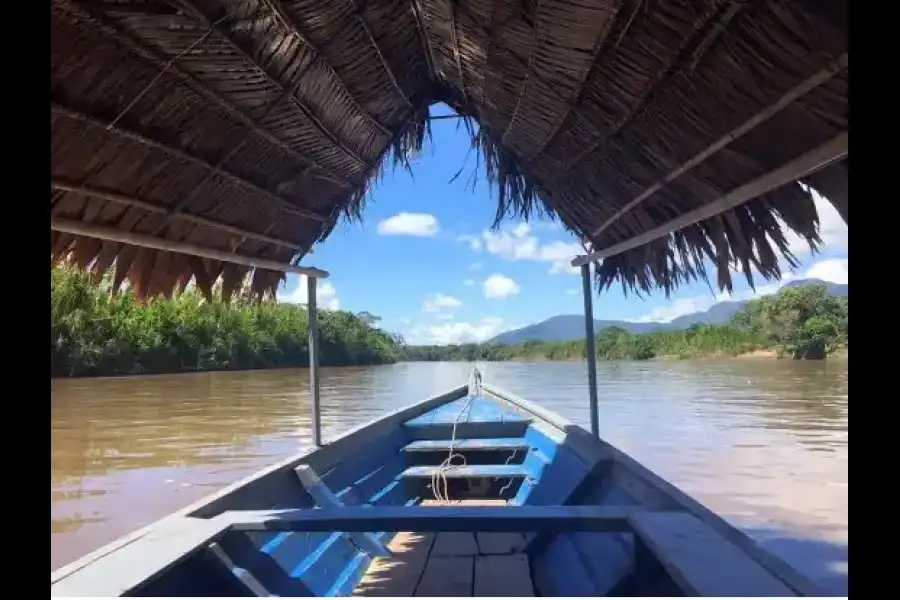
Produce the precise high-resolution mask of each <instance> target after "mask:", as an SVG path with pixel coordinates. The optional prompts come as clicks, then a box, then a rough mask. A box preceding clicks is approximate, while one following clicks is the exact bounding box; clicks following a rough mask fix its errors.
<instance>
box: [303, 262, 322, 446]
mask: <svg viewBox="0 0 900 600" xmlns="http://www.w3.org/2000/svg"><path fill="white" fill-rule="evenodd" d="M316 283H317V280H316V278H315V277H310V276H309V275H307V276H306V311H307V314H308V317H307V320H308V321H309V396H310V398H311V399H312V412H313V414H312V438H313V445H315V446H321V445H322V419H321V414H320V411H319V322H318V320H317V318H316V317H317V314H316V313H317V310H316Z"/></svg>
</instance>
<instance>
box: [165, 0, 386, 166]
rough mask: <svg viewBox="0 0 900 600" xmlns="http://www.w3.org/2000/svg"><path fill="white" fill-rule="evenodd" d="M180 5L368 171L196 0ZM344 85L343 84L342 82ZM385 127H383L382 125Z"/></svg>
mask: <svg viewBox="0 0 900 600" xmlns="http://www.w3.org/2000/svg"><path fill="white" fill-rule="evenodd" d="M179 5H180V6H184V7H185V8H186V9H187V11H188V12H189V13H190V15H191V16H192V17H194V18H195V19H197V20H198V21H200V23H202V25H203V26H204V27H208V28H212V29H213V30H214V31H215V32H216V33H217V34H219V36H220V37H221V38H222V39H223V40H224V41H225V43H226V44H228V46H230V47H231V49H232V50H234V52H235V53H237V54H238V55H240V56H241V58H243V59H244V60H246V61H247V63H248V64H250V65H251V66H252V67H253V68H254V69H255V70H256V71H257V72H258V73H259V74H260V75H262V76H263V77H265V78H266V79H268V80H269V81H270V82H271V83H272V85H274V86H275V87H277V88H278V89H279V90H280V91H282V92H288V93H287V94H286V96H287V98H288V99H289V100H290V101H291V102H292V103H293V104H294V106H295V107H296V109H297V110H298V111H299V112H300V114H302V115H303V117H304V118H305V119H306V120H308V121H309V122H310V123H311V124H312V126H313V127H314V128H315V129H317V130H318V131H319V133H321V134H322V135H323V136H324V137H325V139H327V140H328V142H329V143H330V144H332V145H334V146H335V147H336V148H339V149H340V150H341V152H343V153H344V154H345V155H347V156H348V157H349V158H351V159H352V160H353V161H354V162H356V163H357V164H358V165H359V166H361V167H363V169H364V170H366V171H368V170H369V169H370V168H371V167H372V166H371V165H370V164H369V163H368V162H366V161H365V160H364V159H363V158H362V157H361V156H359V155H358V154H357V153H356V152H355V151H354V150H352V149H350V148H347V147H346V146H345V145H344V143H343V142H341V141H340V140H339V139H338V138H337V136H336V135H335V134H334V133H333V132H332V131H331V130H329V129H328V127H326V126H325V124H324V123H322V122H321V121H320V120H319V119H318V117H316V115H314V114H313V112H312V111H311V110H310V108H309V107H308V106H306V104H304V103H303V102H301V101H300V99H299V98H297V96H296V95H295V94H294V90H291V89H289V88H286V87H285V86H284V85H282V83H281V82H280V81H277V80H276V79H275V78H274V77H272V76H271V75H269V73H268V72H267V71H266V70H265V69H263V68H262V67H261V66H260V64H259V63H258V62H256V60H255V59H254V58H253V57H252V56H251V55H250V54H249V53H248V52H247V51H246V50H244V48H243V47H242V46H241V45H240V44H238V43H237V41H235V39H234V38H233V37H231V35H229V34H228V32H226V31H223V28H222V27H221V26H220V25H216V24H215V23H214V22H212V21H210V19H209V18H208V17H207V16H206V15H205V14H204V13H203V12H202V11H200V9H198V8H197V7H196V5H195V0H181V1H180V2H179ZM342 85H343V84H342ZM363 114H365V115H366V117H367V118H368V119H372V116H371V115H369V114H368V113H365V112H363ZM382 129H383V127H382Z"/></svg>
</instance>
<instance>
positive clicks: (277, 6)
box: [262, 0, 409, 135]
mask: <svg viewBox="0 0 900 600" xmlns="http://www.w3.org/2000/svg"><path fill="white" fill-rule="evenodd" d="M262 2H263V4H265V5H266V8H268V9H269V10H271V11H272V14H274V15H275V16H276V17H277V18H278V20H280V21H281V23H282V25H284V27H285V28H286V29H287V30H288V31H290V33H291V35H292V36H293V37H294V38H296V39H297V40H299V41H300V43H301V44H303V45H304V46H306V47H307V48H309V49H310V50H312V52H313V54H315V55H316V57H315V59H316V60H318V61H319V62H320V63H322V64H323V65H324V66H325V68H326V69H328V70H329V71H331V74H332V75H333V76H334V78H335V80H336V81H337V82H338V83H340V85H341V87H343V88H344V92H345V93H346V94H347V97H348V98H350V100H351V101H352V102H353V104H354V106H355V107H356V109H357V110H358V111H359V112H360V114H363V115H365V118H366V119H367V120H368V121H369V122H371V123H372V125H374V126H375V127H377V128H378V129H379V131H381V133H382V134H384V135H390V134H391V132H390V130H388V128H387V127H385V126H384V125H382V124H381V123H379V122H378V120H377V119H375V117H373V116H372V115H370V114H369V113H367V112H366V111H365V110H364V109H363V107H362V106H360V104H359V102H357V101H356V99H355V98H354V97H353V94H352V93H350V88H348V87H347V84H345V83H344V81H343V80H342V79H341V77H340V76H339V75H338V74H337V71H335V70H334V68H333V67H332V66H331V65H330V64H328V61H327V60H325V58H324V57H323V55H322V53H323V51H324V50H325V49H326V48H328V47H329V46H330V43H327V44H325V46H324V47H323V48H316V46H315V45H314V44H313V43H312V42H311V41H310V39H309V37H307V36H306V35H305V34H304V33H303V32H302V31H300V27H299V25H297V22H296V21H295V20H294V19H293V18H292V17H291V16H290V15H288V13H287V12H286V11H285V9H284V8H283V7H282V6H281V0H262ZM353 9H354V16H355V17H356V18H357V19H359V18H360V17H359V14H358V12H359V11H362V10H365V4H364V5H363V7H362V8H359V7H357V6H355V5H354V6H353ZM363 27H365V28H366V33H367V34H368V35H369V39H371V40H372V43H373V44H375V39H374V38H372V34H371V33H369V29H368V27H366V24H365V22H363ZM338 37H339V36H337V35H336V36H334V38H332V40H335V39H338ZM375 50H376V51H377V52H378V57H379V58H380V59H381V62H382V64H384V65H385V67H387V63H385V62H384V57H382V56H381V52H380V51H379V50H378V46H377V45H375ZM310 62H312V61H310ZM388 76H389V77H390V78H391V81H392V82H393V83H394V85H395V86H396V87H397V89H398V90H400V86H399V85H398V84H397V81H396V80H395V79H394V74H393V73H392V72H391V71H390V69H388ZM400 94H401V96H402V97H403V100H404V101H406V103H407V104H409V100H407V98H406V96H405V95H403V91H402V90H400Z"/></svg>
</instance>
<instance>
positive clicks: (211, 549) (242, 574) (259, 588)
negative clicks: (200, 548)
mask: <svg viewBox="0 0 900 600" xmlns="http://www.w3.org/2000/svg"><path fill="white" fill-rule="evenodd" d="M206 551H207V553H208V554H209V556H210V557H211V558H212V559H213V562H215V563H216V564H217V565H219V567H220V568H221V569H222V570H223V571H226V572H227V573H228V574H229V575H232V576H234V578H235V579H236V580H237V582H238V583H239V584H240V586H241V587H242V588H243V589H244V590H245V591H247V592H249V593H250V595H252V596H261V597H268V596H274V594H272V593H270V592H269V590H267V589H266V587H265V586H264V585H263V584H262V583H260V582H259V580H258V579H257V578H256V577H254V576H253V574H252V573H251V572H250V571H248V570H246V569H242V568H241V567H238V566H237V565H235V564H234V561H232V560H231V558H230V557H229V556H228V554H226V553H225V550H224V549H223V548H222V546H220V545H219V543H218V542H213V543H212V544H210V545H209V546H207V548H206Z"/></svg>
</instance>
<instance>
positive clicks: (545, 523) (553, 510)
mask: <svg viewBox="0 0 900 600" xmlns="http://www.w3.org/2000/svg"><path fill="white" fill-rule="evenodd" d="M643 512H644V510H643V509H641V508H630V507H619V506H428V507H420V506H413V507H398V506H384V507H370V506H345V507H343V508H317V509H301V510H280V511H236V512H226V513H223V515H222V519H223V520H224V521H225V522H227V523H229V526H230V530H231V531H259V530H269V531H378V530H383V529H394V530H395V531H436V532H440V531H628V530H629V527H628V519H629V518H631V517H632V516H633V515H640V514H642V513H643Z"/></svg>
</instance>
